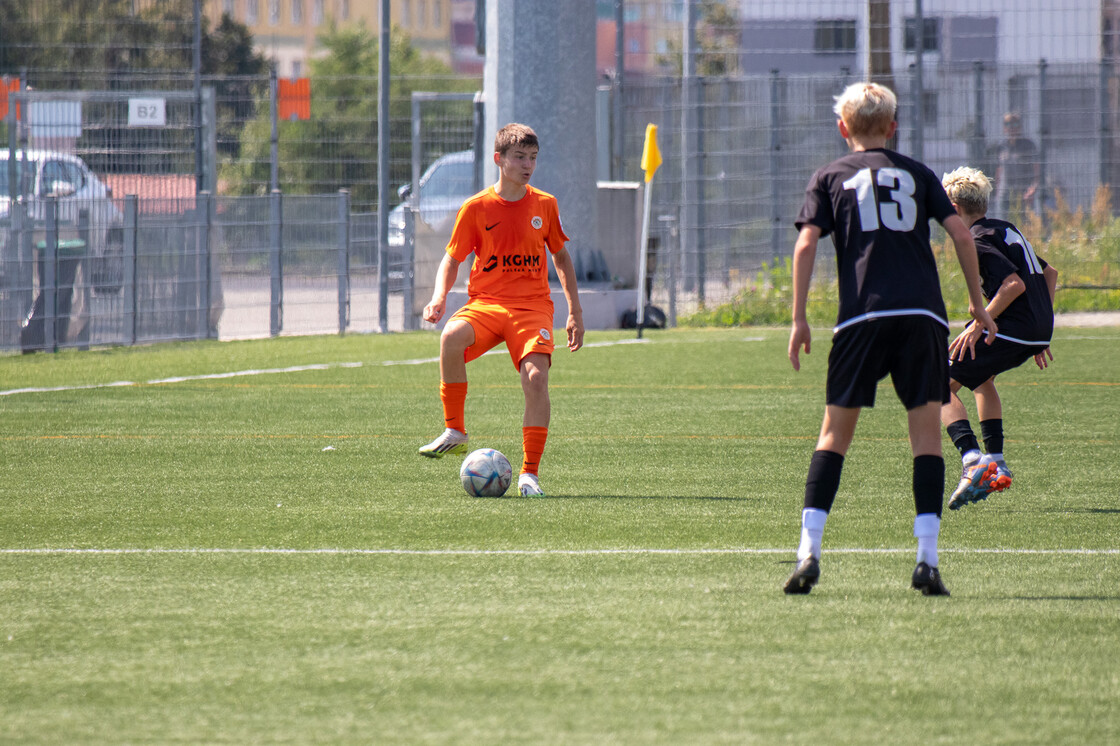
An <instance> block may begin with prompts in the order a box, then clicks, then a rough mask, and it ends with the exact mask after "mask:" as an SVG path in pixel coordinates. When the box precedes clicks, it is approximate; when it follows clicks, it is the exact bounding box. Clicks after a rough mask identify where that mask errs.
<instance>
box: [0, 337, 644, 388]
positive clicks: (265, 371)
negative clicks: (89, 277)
mask: <svg viewBox="0 0 1120 746" xmlns="http://www.w3.org/2000/svg"><path fill="white" fill-rule="evenodd" d="M643 343H644V340H640V339H622V340H618V341H616V342H594V343H592V344H587V345H584V347H613V346H615V345H625V344H643ZM485 354H486V355H499V354H508V353H506V352H505V350H491V351H489V352H487V353H485ZM438 362H439V358H438V357H423V358H415V359H412V360H382V361H380V362H373V363H360V362H359V363H314V364H312V365H291V366H288V367H286V368H259V369H249V370H235V371H229V372H226V373H206V374H202V375H197V376H171V377H170V378H153V379H151V380H150V381H113V382H111V383H90V384H79V385H75V386H44V387H37V386H31V387H27V388H22V389H7V390H5V391H0V396H14V395H15V394H47V393H53V392H59V391H86V390H89V389H109V388H120V387H124V386H159V385H161V384H169V383H187V382H189V381H213V380H218V379H223V378H240V377H242V376H267V375H273V374H276V373H303V372H305V371H309V370H330V369H332V368H361V367H364V366H366V365H372V366H391V365H426V364H429V363H438Z"/></svg>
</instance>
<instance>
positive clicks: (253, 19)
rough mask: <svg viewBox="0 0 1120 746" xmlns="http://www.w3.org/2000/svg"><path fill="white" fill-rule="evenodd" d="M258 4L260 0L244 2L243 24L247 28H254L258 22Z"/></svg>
mask: <svg viewBox="0 0 1120 746" xmlns="http://www.w3.org/2000/svg"><path fill="white" fill-rule="evenodd" d="M259 2H260V0H245V23H246V24H247V25H249V26H255V25H256V23H257V21H259V20H260V16H259V14H258V13H259V6H258V5H257V3H259Z"/></svg>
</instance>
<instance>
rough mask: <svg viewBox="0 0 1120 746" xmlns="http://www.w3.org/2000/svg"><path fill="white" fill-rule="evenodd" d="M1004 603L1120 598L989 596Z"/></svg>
mask: <svg viewBox="0 0 1120 746" xmlns="http://www.w3.org/2000/svg"><path fill="white" fill-rule="evenodd" d="M988 598H991V599H1000V600H1004V601H1120V596H988Z"/></svg>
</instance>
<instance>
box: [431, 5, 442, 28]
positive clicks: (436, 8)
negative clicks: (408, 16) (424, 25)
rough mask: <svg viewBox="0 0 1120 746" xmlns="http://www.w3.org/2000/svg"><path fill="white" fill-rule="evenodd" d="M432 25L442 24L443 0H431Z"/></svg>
mask: <svg viewBox="0 0 1120 746" xmlns="http://www.w3.org/2000/svg"><path fill="white" fill-rule="evenodd" d="M432 25H433V26H435V27H437V28H438V27H440V26H442V25H443V0H432Z"/></svg>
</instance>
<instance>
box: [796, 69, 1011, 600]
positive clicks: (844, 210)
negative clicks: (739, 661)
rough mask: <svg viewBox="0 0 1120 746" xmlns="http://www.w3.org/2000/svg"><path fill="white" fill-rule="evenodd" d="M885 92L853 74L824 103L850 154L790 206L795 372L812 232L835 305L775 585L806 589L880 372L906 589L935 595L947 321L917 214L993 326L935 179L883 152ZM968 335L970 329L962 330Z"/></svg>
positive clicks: (972, 251) (981, 316)
mask: <svg viewBox="0 0 1120 746" xmlns="http://www.w3.org/2000/svg"><path fill="white" fill-rule="evenodd" d="M897 108H898V101H897V99H896V98H895V95H894V93H893V92H891V91H890V90H889V89H888V88H886V87H884V86H881V85H878V84H876V83H855V84H853V85H850V86H848V88H846V89H845V90H844V92H843V93H842V94H841V95H840V96H839V97H838V98H837V99H836V106H835V107H834V111H835V112H836V115H837V117H839V121H838V122H837V127H838V128H839V130H840V136H841V137H843V138H844V140H846V141H847V143H848V148H849V149H850V150H851V153H849V154H848V155H845V156H843V157H841V158H839V159H837V160H835V161H833V162H832V163H830V164H829V165H827V166H825V167H824V168H821V169H820V170H818V171H817V172H816V173H815V174H813V177H812V178H811V179H810V180H809V186H808V187H807V188H806V190H805V203H804V205H803V206H802V208H801V212H800V214H799V215H798V216H797V228H798V231H799V234H798V237H797V243H796V245H795V246H794V253H793V328H792V330H791V331H790V336H789V359H790V362H791V363H792V364H793V369H794V370H800V368H801V361H800V351H801V348H804V349H805V353H806V354H809V352H810V342H811V336H812V335H811V333H810V330H809V323H808V321H807V320H806V315H805V304H806V298H807V296H808V292H809V281H810V279H811V277H812V272H813V262H814V260H815V258H816V254H817V241H818V240H819V239H820V237H821V236H827V235H829V234H831V235H832V241H833V244H834V245H835V248H836V263H837V269H838V275H839V288H840V299H839V300H840V308H839V315H838V317H837V323H836V327H835V329H834V330H833V338H832V350H831V352H830V353H829V356H828V376H827V383H826V390H825V400H826V404H827V406H826V408H825V414H824V422H823V423H822V424H821V432H820V437H819V438H818V440H817V446H816V450H815V451H814V453H813V458H812V460H811V461H810V464H809V476H808V478H807V479H806V482H805V504H804V509H803V510H802V512H801V544H800V546H799V547H798V550H797V559H798V564H797V568H796V569H795V570H794V572H793V574H792V575H790V577H789V579H788V580H787V581H786V583H785V585H784V586H783V590H784V591H785V592H786V593H808V592H809V591H810V590H811V589H812V587H813V586H814V585H815V584H816V582H817V580H818V579H819V577H820V554H821V537H822V535H823V533H824V525H825V521H826V519H827V518H828V513H829V510H831V508H832V503H833V501H834V500H835V498H836V493H837V491H838V490H839V487H840V472H841V470H842V468H843V464H844V456H845V454H847V452H848V448H849V447H850V446H851V443H852V437H853V435H854V434H855V429H856V422H857V420H858V419H859V414H860V410H861V409H862V408H863V407H871V406H874V404H875V389H876V387H877V385H878V383H879V381H880V380H881V379H883V378H885V377H886V376H887V375H888V374H889V375H890V376H891V380H892V382H893V384H894V389H895V393H897V394H898V397H899V399H901V401H902V403H903V405H904V406H905V407H906V417H907V425H908V429H909V434H910V448H911V451H912V453H913V456H914V477H913V490H914V506H915V508H916V513H917V517H916V518H915V519H914V536H915V537H917V539H918V553H917V554H918V564H917V567H916V568H915V569H914V573H913V575H912V576H911V586H912V587H914V588H916V589H918V590H920V591H921V592H922V593H923V594H924V595H927V596H948V595H949V590H948V589H947V588H946V587H945V584H944V583H943V582H942V580H941V574H940V572H939V571H938V558H937V537H938V534H939V533H940V529H941V507H942V501H943V499H944V492H945V461H944V459H943V458H942V454H941V423H940V413H941V405H942V404H944V403H945V402H947V401H949V371H948V367H949V360H948V340H949V323H948V321H947V315H946V312H945V303H944V301H943V300H942V298H941V286H940V283H939V281H938V277H937V266H936V264H935V262H934V257H933V251H932V249H931V248H930V243H929V239H930V228H929V221H930V220H931V219H935V220H937V221H939V222H940V223H941V224H942V226H944V228H945V230H946V232H947V233H948V234H949V237H950V238H951V239H952V241H953V245H954V247H955V249H956V254H957V261H959V262H960V265H961V269H962V270H963V272H964V278H965V281H966V283H967V284H968V297H969V312H970V314H971V315H972V316H973V317H974V318H975V319H976V320H977V321H978V322H979V324H980V326H981V327H983V328H984V329H987V330H988V331H990V332H992V334H993V335H994V334H995V332H996V331H997V329H996V325H995V323H994V322H993V321H992V317H991V316H990V315H989V314H988V312H987V311H986V310H985V308H984V303H983V297H982V295H981V289H980V273H979V270H978V266H977V259H976V247H975V245H974V244H973V241H972V236H971V234H970V233H969V232H968V228H967V227H966V226H965V224H964V222H963V221H962V220H961V218H960V217H959V216H958V215H957V213H956V211H955V210H954V209H953V205H952V204H951V203H950V202H949V198H948V196H946V194H945V190H944V188H942V186H941V182H940V181H938V179H937V177H936V176H935V175H934V174H933V172H932V171H930V170H929V168H927V167H926V166H924V165H923V164H921V163H919V162H918V161H915V160H914V159H912V158H908V157H906V156H904V155H901V154H899V153H896V152H894V151H891V150H888V149H887V148H886V144H887V141H888V140H889V139H890V138H891V137H892V136H893V135H894V133H895V130H896V128H897V127H898V122H897V121H896V120H895V112H896V110H897ZM970 339H971V340H972V343H973V344H975V338H970Z"/></svg>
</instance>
